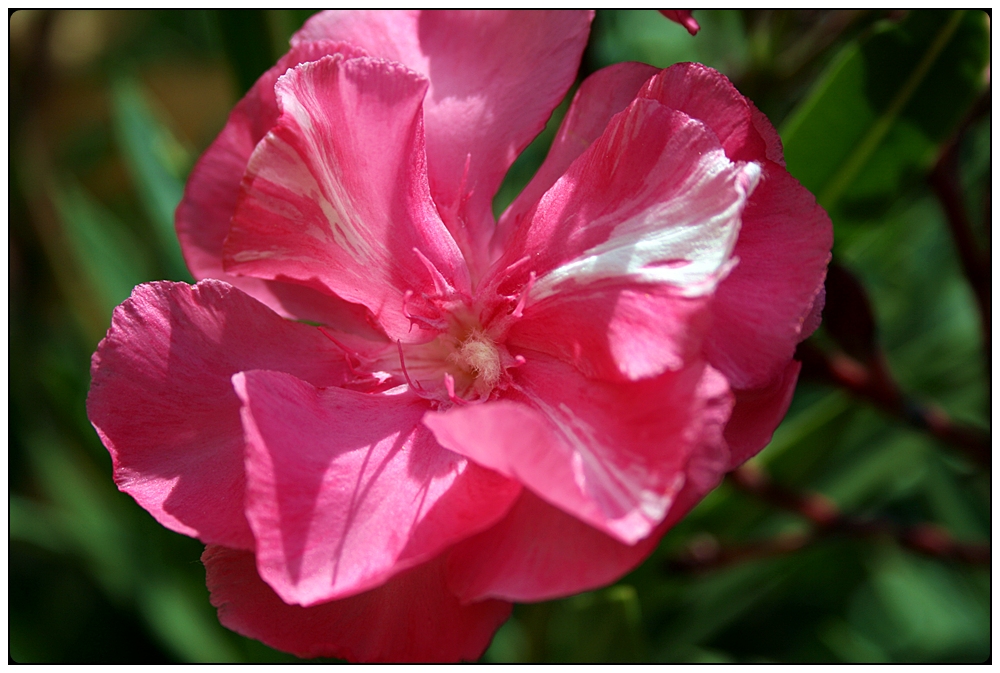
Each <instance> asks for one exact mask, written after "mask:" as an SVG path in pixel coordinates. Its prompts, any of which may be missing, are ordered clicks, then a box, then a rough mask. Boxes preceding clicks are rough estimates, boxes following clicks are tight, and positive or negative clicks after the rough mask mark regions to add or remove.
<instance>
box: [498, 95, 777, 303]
mask: <svg viewBox="0 0 1000 673" xmlns="http://www.w3.org/2000/svg"><path fill="white" fill-rule="evenodd" d="M758 175H759V167H758V165H757V164H754V163H746V164H743V163H740V164H737V163H733V162H731V161H730V160H729V159H728V158H726V156H725V153H724V152H723V150H722V148H721V147H720V146H719V143H718V140H717V139H716V137H715V135H714V134H713V133H712V132H711V130H709V129H707V128H706V127H705V125H704V124H702V123H701V122H699V121H697V120H696V119H692V118H691V117H689V116H687V115H686V114H684V113H682V112H678V111H675V110H671V109H669V108H667V107H665V106H663V105H661V104H660V103H658V102H656V101H653V100H649V99H637V100H635V101H633V102H632V103H631V104H630V105H629V107H628V108H627V109H626V110H625V111H624V112H622V113H620V114H618V115H616V116H615V117H614V118H613V119H612V121H611V123H610V124H609V125H608V127H607V129H606V130H605V132H604V134H603V135H602V136H601V137H600V138H599V139H598V140H597V141H595V142H594V143H593V144H592V145H591V146H590V148H589V149H587V151H586V152H584V153H583V154H582V155H581V156H580V157H579V158H577V159H576V161H574V162H573V164H572V165H571V166H570V168H569V170H568V171H567V172H566V174H565V175H564V176H563V177H562V178H560V179H559V180H558V181H557V182H556V183H555V184H554V185H553V186H552V188H551V189H549V190H548V192H546V193H545V196H543V197H542V199H541V201H539V203H538V205H537V207H536V208H535V209H534V210H533V211H532V212H531V213H530V214H529V215H527V216H525V218H524V221H523V222H522V224H521V225H520V226H519V228H518V229H517V231H516V232H515V233H514V235H513V236H512V237H511V239H510V243H509V245H508V246H507V250H506V251H505V253H504V255H503V256H502V257H501V258H500V260H499V261H498V262H497V264H496V265H495V266H494V270H493V272H492V273H493V275H492V278H491V280H490V283H489V284H488V285H487V287H496V291H497V292H498V293H499V294H501V295H512V294H516V293H518V292H519V291H521V290H522V288H525V287H526V286H528V284H529V283H532V284H531V285H530V290H529V291H528V305H529V306H530V305H531V303H532V302H535V301H539V300H542V299H545V298H546V297H549V296H552V295H554V294H556V293H558V292H559V291H560V290H561V289H571V288H573V287H578V286H583V285H597V284H600V283H622V282H628V283H639V284H664V285H671V286H674V287H675V288H677V290H678V291H679V292H680V293H681V294H683V295H685V296H704V295H707V294H710V293H711V292H712V290H714V288H715V286H716V285H717V283H718V282H719V281H720V280H721V279H722V278H723V277H724V276H725V275H726V273H728V271H729V269H730V268H731V266H732V262H731V260H730V254H731V251H732V248H733V246H734V245H735V242H736V237H737V234H738V233H739V226H740V215H741V213H742V211H743V207H744V204H745V203H746V199H747V196H748V195H749V193H750V192H751V191H752V190H753V188H754V186H755V184H756V180H757V177H758ZM532 274H534V275H535V280H534V281H532Z"/></svg>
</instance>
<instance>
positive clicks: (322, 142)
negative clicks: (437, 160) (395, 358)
mask: <svg viewBox="0 0 1000 673" xmlns="http://www.w3.org/2000/svg"><path fill="white" fill-rule="evenodd" d="M426 86H427V82H426V80H425V79H423V78H422V77H421V76H419V75H417V74H416V73H414V72H412V71H410V70H408V69H406V68H404V67H403V66H401V65H399V64H393V63H388V62H385V61H380V60H375V59H369V58H357V59H350V60H344V59H343V58H342V57H339V56H328V57H324V58H323V59H320V60H319V61H315V62H312V63H306V64H303V65H300V66H298V67H296V68H293V69H292V70H290V71H289V72H288V73H286V74H285V75H284V76H283V77H282V78H281V79H280V80H279V81H278V84H277V85H276V86H275V91H276V93H277V95H278V100H279V105H280V107H281V116H280V117H279V119H278V122H277V124H275V126H274V127H273V128H272V129H271V131H270V132H268V134H267V135H266V136H265V137H264V139H263V140H262V141H261V142H260V143H259V144H258V146H257V149H255V150H254V153H253V156H252V157H251V158H250V163H249V165H248V166H247V171H246V175H245V177H244V180H243V185H242V187H241V196H240V200H239V202H238V204H237V206H236V212H235V214H234V215H233V220H232V224H231V227H230V231H229V237H228V238H227V239H226V244H225V249H224V264H225V268H226V270H227V271H229V272H232V273H242V274H248V275H253V276H257V277H260V278H271V279H290V280H294V281H297V282H300V283H304V284H309V285H314V286H316V287H322V288H325V289H326V290H327V291H329V292H332V293H335V294H336V295H337V296H339V297H341V298H343V299H345V300H347V301H350V302H353V303H358V304H363V305H364V306H366V307H367V308H368V309H369V310H370V311H371V312H372V313H373V314H374V316H375V319H376V320H377V321H378V323H379V324H380V326H381V327H382V328H383V329H385V331H386V333H387V334H388V335H389V336H390V337H391V338H392V339H393V340H396V339H407V338H410V339H412V338H415V337H414V335H411V334H410V328H411V321H410V319H409V317H408V315H407V312H406V308H405V306H404V301H405V299H404V298H405V297H406V296H407V293H409V292H412V293H413V294H414V295H416V296H418V297H420V296H425V295H428V296H429V295H435V294H441V293H442V292H444V291H445V290H446V289H447V288H453V289H457V290H458V291H459V292H466V293H467V292H468V291H469V279H468V271H467V269H466V268H465V265H464V262H463V260H462V257H461V253H460V252H459V250H458V248H457V247H456V245H455V242H454V240H453V239H452V237H451V235H450V234H449V233H448V230H447V229H446V228H445V227H444V225H443V224H442V222H441V219H440V217H439V216H438V213H437V211H436V209H435V207H434V203H433V201H431V197H430V192H429V190H428V186H427V173H426V164H425V157H424V152H423V133H422V125H421V116H420V109H421V104H422V101H423V96H424V92H425V90H426ZM442 279H443V280H442ZM442 283H443V284H444V285H445V286H446V287H445V288H442V287H441V285H442ZM414 332H417V330H414Z"/></svg>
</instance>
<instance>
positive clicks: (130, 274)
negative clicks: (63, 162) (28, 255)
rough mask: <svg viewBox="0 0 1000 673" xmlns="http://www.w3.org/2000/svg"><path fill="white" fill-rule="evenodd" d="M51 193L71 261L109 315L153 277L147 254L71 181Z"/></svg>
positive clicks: (96, 202) (116, 222)
mask: <svg viewBox="0 0 1000 673" xmlns="http://www.w3.org/2000/svg"><path fill="white" fill-rule="evenodd" d="M52 191H53V194H52V200H53V202H54V203H55V205H56V210H57V212H58V213H59V218H60V220H61V222H62V226H63V230H64V231H65V233H66V238H67V240H68V242H69V248H70V250H71V251H72V254H73V260H72V261H73V263H74V264H75V265H76V267H78V268H79V269H81V270H82V271H83V273H84V275H85V277H86V281H88V282H89V285H90V286H91V287H93V288H94V291H95V292H97V294H98V295H99V296H100V300H101V304H102V306H103V307H104V308H105V311H106V313H107V314H108V315H110V314H111V311H112V309H114V307H115V306H117V305H118V304H120V303H121V302H122V301H124V300H125V299H127V298H128V296H129V295H130V294H131V293H132V288H133V287H135V286H136V285H138V284H139V283H143V282H146V281H148V280H149V279H150V278H151V277H152V275H151V269H150V264H149V260H148V259H147V257H146V254H145V251H144V250H143V248H142V246H140V245H139V242H138V241H137V240H136V237H135V235H134V234H133V233H132V232H131V231H130V230H129V229H128V228H127V227H126V226H125V225H124V224H122V223H121V222H120V221H118V219H117V218H116V217H115V216H114V215H112V214H111V212H110V211H108V210H107V209H106V208H105V207H104V206H103V205H101V203H100V202H98V201H97V200H96V199H94V198H93V197H91V196H90V195H89V194H88V193H87V192H86V191H84V190H83V188H82V187H80V186H79V185H77V184H76V183H74V182H72V181H71V180H70V178H68V177H66V178H64V179H63V180H62V181H61V182H54V183H53V186H52Z"/></svg>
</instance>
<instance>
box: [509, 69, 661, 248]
mask: <svg viewBox="0 0 1000 673" xmlns="http://www.w3.org/2000/svg"><path fill="white" fill-rule="evenodd" d="M657 72H659V71H658V70H657V69H656V68H655V67H653V66H651V65H647V64H645V63H631V62H630V63H616V64H614V65H610V66H608V67H606V68H602V69H601V70H598V71H597V72H595V73H594V74H593V75H591V76H590V77H588V78H587V79H585V80H584V81H583V84H581V85H580V88H579V89H577V92H576V95H574V96H573V102H572V103H571V104H570V106H569V110H568V111H567V112H566V116H565V117H564V118H563V121H562V124H561V125H560V126H559V132H558V133H557V134H556V137H555V139H554V140H553V141H552V146H551V147H550V148H549V153H548V155H547V156H546V157H545V161H544V162H543V163H542V165H541V167H540V168H539V169H538V172H537V173H535V176H534V177H533V178H532V179H531V182H529V183H528V186H527V187H525V188H524V191H522V192H521V193H520V194H519V195H518V196H517V198H515V199H514V201H513V202H512V203H511V204H510V206H509V207H508V208H507V210H505V211H504V213H503V215H501V216H500V219H499V220H498V221H497V231H496V234H494V236H493V241H492V245H491V247H492V249H493V251H494V256H495V257H497V256H499V255H500V253H501V252H502V251H503V249H504V247H505V246H506V241H507V237H508V236H510V234H511V233H512V232H513V231H514V230H515V229H517V227H518V225H519V224H520V222H521V220H522V219H523V218H524V216H525V215H526V214H527V213H528V211H530V210H531V209H532V208H533V207H534V206H535V204H536V203H538V200H539V199H540V198H542V195H543V194H545V192H547V191H548V190H549V188H550V187H552V185H554V184H555V182H556V180H558V179H559V178H560V177H561V176H562V175H563V173H565V172H566V169H568V168H569V166H570V164H572V163H573V161H574V160H575V159H576V158H577V157H578V156H580V155H581V154H583V153H584V152H585V151H586V150H587V148H588V147H590V144H591V143H592V142H594V141H595V140H597V139H598V138H600V137H601V134H602V133H604V129H605V128H607V126H608V122H610V121H611V118H612V117H614V116H615V115H616V114H618V113H619V112H621V111H622V110H624V109H625V108H626V107H628V104H629V103H631V102H632V101H633V100H635V97H636V94H637V93H638V92H639V89H641V88H642V85H643V84H645V82H646V80H648V79H649V78H650V77H652V76H653V75H655V74H656V73H657Z"/></svg>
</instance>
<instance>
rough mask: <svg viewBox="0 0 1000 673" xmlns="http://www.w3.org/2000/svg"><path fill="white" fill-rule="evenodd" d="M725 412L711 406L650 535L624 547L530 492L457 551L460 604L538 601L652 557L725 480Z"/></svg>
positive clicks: (597, 582) (453, 569)
mask: <svg viewBox="0 0 1000 673" xmlns="http://www.w3.org/2000/svg"><path fill="white" fill-rule="evenodd" d="M720 378H721V377H720V376H719V375H718V374H717V373H714V372H712V373H709V375H708V376H706V377H705V380H704V381H703V382H702V384H701V385H702V387H703V388H705V389H710V388H712V387H713V386H718V381H719V379H720ZM725 411H726V409H725V407H721V406H716V407H714V408H713V410H712V412H713V413H712V414H711V415H710V416H709V418H708V422H706V423H705V424H704V425H703V426H702V433H701V437H700V439H699V441H698V446H697V449H696V450H695V451H694V452H693V453H692V454H691V456H690V458H689V459H688V461H687V465H686V466H685V468H684V474H685V480H684V487H683V488H682V489H681V491H680V493H678V494H677V496H676V498H675V499H674V501H673V502H672V503H671V505H670V509H669V510H668V512H667V514H666V517H665V518H664V519H663V521H662V522H660V523H659V525H657V526H656V528H655V529H654V530H653V531H652V532H651V533H650V534H649V535H648V536H647V537H645V538H643V539H641V540H639V541H638V542H636V543H635V544H634V545H627V544H623V543H622V542H620V541H619V540H617V539H614V538H612V537H610V536H608V535H606V534H604V533H602V532H600V531H598V530H597V529H595V528H593V527H591V526H588V525H587V524H585V523H583V522H582V521H580V520H579V519H577V518H575V517H573V516H571V515H569V514H566V513H565V512H563V511H562V510H560V509H557V508H556V507H553V506H552V505H549V504H548V503H546V502H545V501H543V500H542V499H541V498H539V497H537V496H536V495H534V494H533V493H531V492H530V491H528V490H525V491H524V492H523V493H522V495H521V497H520V499H519V500H518V502H517V504H515V505H514V507H513V509H511V511H510V513H509V514H508V515H507V516H506V517H505V518H504V519H503V520H502V521H501V522H500V523H498V524H497V525H496V526H493V527H492V528H490V529H488V530H486V531H484V532H482V533H480V534H479V535H476V536H474V537H471V538H469V539H468V540H464V541H462V542H460V543H458V544H457V545H455V547H453V548H452V551H451V552H450V553H449V558H448V576H449V583H450V586H451V587H452V589H453V590H454V591H455V592H456V593H457V594H458V595H459V597H460V598H461V599H462V600H463V601H476V600H482V599H484V598H501V599H504V600H512V601H541V600H551V599H553V598H561V597H563V596H569V595H572V594H575V593H578V592H581V591H588V590H590V589H594V588H597V587H600V586H604V585H606V584H608V583H610V582H614V581H615V580H617V579H619V578H620V577H621V576H622V575H624V574H625V573H627V572H629V571H630V570H632V569H633V568H635V567H636V566H638V565H639V564H640V563H641V562H642V561H643V560H644V559H645V558H646V557H647V556H649V554H650V553H652V551H653V550H654V549H655V548H656V545H657V544H658V543H659V541H660V538H661V537H663V535H664V533H666V532H667V531H668V530H669V529H670V528H672V527H673V526H674V525H675V524H676V523H677V522H678V521H680V520H681V518H682V517H684V516H685V515H686V514H687V513H688V512H689V511H690V510H691V509H692V508H693V507H694V506H695V505H696V504H697V503H698V502H700V501H701V499H702V498H703V497H704V496H705V494H707V493H708V492H709V491H710V490H712V489H713V488H715V487H716V486H717V485H718V484H719V482H720V481H721V480H722V476H723V474H724V473H725V471H726V469H728V466H729V463H730V458H729V451H728V449H727V448H726V445H725V442H724V441H723V440H722V425H723V424H724V423H725V421H726V419H725V413H724V412H725Z"/></svg>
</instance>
